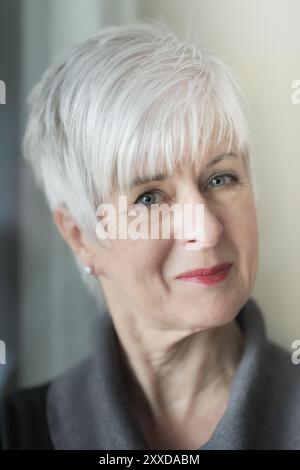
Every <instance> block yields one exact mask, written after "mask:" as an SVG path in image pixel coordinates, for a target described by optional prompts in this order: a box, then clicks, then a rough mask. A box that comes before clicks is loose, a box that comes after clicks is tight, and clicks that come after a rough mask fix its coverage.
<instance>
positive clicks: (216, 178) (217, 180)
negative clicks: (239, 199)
mask: <svg viewBox="0 0 300 470" xmlns="http://www.w3.org/2000/svg"><path fill="white" fill-rule="evenodd" d="M225 178H228V179H229V183H227V184H225V185H224V184H222V179H223V180H224V179H225ZM228 179H227V181H228ZM237 181H238V178H237V177H236V176H234V175H232V174H231V173H223V174H222V175H215V176H214V177H213V178H212V179H211V180H210V182H209V183H208V185H210V184H211V183H213V182H215V185H213V186H212V187H213V188H218V187H219V186H228V185H230V184H232V183H236V182H237Z"/></svg>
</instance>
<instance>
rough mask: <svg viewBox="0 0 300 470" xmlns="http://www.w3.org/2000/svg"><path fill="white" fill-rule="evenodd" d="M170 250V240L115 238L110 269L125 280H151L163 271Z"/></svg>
mask: <svg viewBox="0 0 300 470" xmlns="http://www.w3.org/2000/svg"><path fill="white" fill-rule="evenodd" d="M169 250H170V240H150V239H149V240H131V239H127V240H114V241H113V243H112V246H111V263H110V266H111V268H110V269H111V271H114V274H115V273H116V274H117V277H119V276H124V278H125V282H134V283H136V282H137V283H141V282H149V279H150V276H151V278H153V277H155V276H156V275H159V273H160V272H161V271H162V266H163V264H164V261H165V259H166V257H167V256H168V252H169Z"/></svg>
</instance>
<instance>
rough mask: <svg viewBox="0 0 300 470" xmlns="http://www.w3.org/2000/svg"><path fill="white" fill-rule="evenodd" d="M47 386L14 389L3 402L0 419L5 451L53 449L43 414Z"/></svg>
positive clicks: (44, 413) (44, 411)
mask: <svg viewBox="0 0 300 470" xmlns="http://www.w3.org/2000/svg"><path fill="white" fill-rule="evenodd" d="M49 386H50V383H45V384H43V385H39V386H36V387H30V388H24V389H20V390H16V391H14V392H12V393H10V394H9V395H7V396H6V397H5V398H4V399H3V402H2V406H1V412H0V419H1V441H2V447H3V448H4V449H41V450H46V449H48V450H50V449H53V444H52V442H51V438H50V435H49V430H48V423H47V415H46V398H47V392H48V388H49ZM0 445H1V444H0Z"/></svg>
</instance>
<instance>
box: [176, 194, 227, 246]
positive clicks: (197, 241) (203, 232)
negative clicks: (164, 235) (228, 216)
mask: <svg viewBox="0 0 300 470" xmlns="http://www.w3.org/2000/svg"><path fill="white" fill-rule="evenodd" d="M188 201H189V202H188V203H187V202H185V203H184V205H183V206H184V207H183V209H182V210H183V213H184V217H183V218H182V219H181V221H180V223H181V226H180V227H179V230H181V232H179V233H181V237H180V238H181V242H182V243H183V244H184V247H185V249H186V250H190V251H192V250H201V249H204V248H212V247H214V246H216V245H217V244H218V242H219V240H220V238H221V236H222V233H223V231H224V225H223V223H222V222H221V221H220V220H219V219H218V217H217V215H216V214H215V211H214V210H213V207H210V206H209V203H208V202H207V200H206V199H205V197H203V196H202V195H201V194H199V192H198V191H197V192H195V193H193V195H191V194H189V198H188ZM186 206H187V207H188V209H189V210H187V211H186V210H185V207H186ZM186 216H187V217H186ZM176 229H177V230H178V226H177V228H176Z"/></svg>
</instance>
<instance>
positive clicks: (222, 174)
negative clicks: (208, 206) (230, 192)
mask: <svg viewBox="0 0 300 470" xmlns="http://www.w3.org/2000/svg"><path fill="white" fill-rule="evenodd" d="M226 176H228V177H229V178H231V180H232V183H233V184H236V183H238V182H239V178H238V177H237V176H235V175H233V174H231V173H221V174H217V175H214V176H213V177H212V178H211V179H210V180H209V182H208V184H207V186H206V187H208V185H209V184H210V183H211V182H212V181H213V180H214V179H215V178H222V177H226ZM232 183H231V184H232ZM225 186H230V184H229V185H225ZM217 187H218V186H214V188H217ZM221 187H222V186H221ZM156 193H158V194H162V193H161V191H159V190H157V189H150V190H149V191H145V192H144V193H142V194H140V195H139V196H138V197H137V199H136V200H135V202H134V204H139V203H138V200H139V199H141V198H142V197H143V196H145V195H148V194H156ZM150 205H151V204H150ZM150 205H145V206H146V207H149V206H150Z"/></svg>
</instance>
